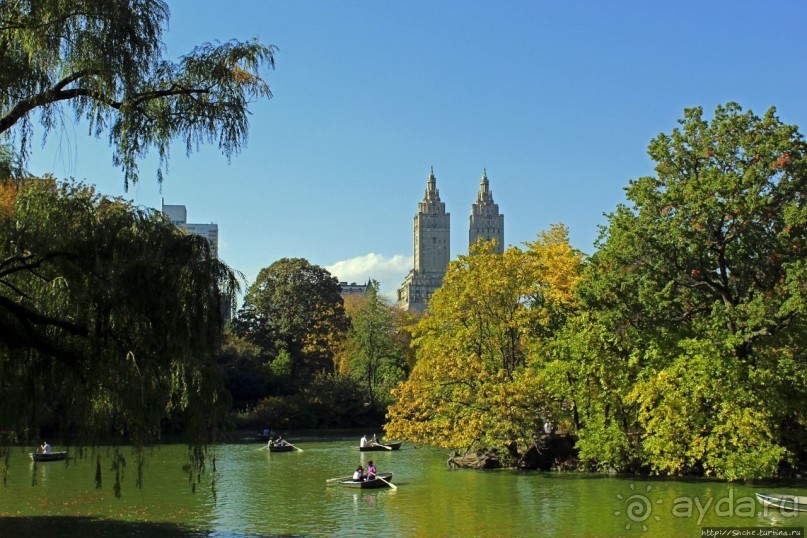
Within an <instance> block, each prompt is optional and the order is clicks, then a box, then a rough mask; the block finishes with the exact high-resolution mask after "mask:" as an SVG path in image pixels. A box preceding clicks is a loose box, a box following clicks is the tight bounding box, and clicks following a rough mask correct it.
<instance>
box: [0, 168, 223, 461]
mask: <svg viewBox="0 0 807 538" xmlns="http://www.w3.org/2000/svg"><path fill="white" fill-rule="evenodd" d="M236 288H237V280H236V278H235V275H233V273H232V271H231V270H230V269H229V268H227V267H226V266H225V265H224V264H223V263H221V262H220V261H219V260H218V259H216V258H215V257H214V256H213V255H212V254H211V251H210V246H209V244H208V243H207V241H206V240H205V239H203V238H201V237H199V236H195V235H186V234H185V233H183V232H181V231H180V230H178V229H176V228H175V227H174V226H173V225H171V224H170V222H168V221H167V219H165V218H164V217H163V216H162V214H160V213H158V212H156V211H153V210H144V209H140V208H137V207H134V206H133V205H131V204H129V203H126V202H124V201H122V200H120V199H110V198H108V197H105V196H101V195H99V194H97V193H96V192H95V191H94V189H93V188H91V187H88V186H86V185H83V184H78V183H74V182H68V183H61V184H59V183H56V182H55V181H52V180H48V179H45V180H40V179H29V180H17V181H11V180H6V181H4V182H0V431H3V432H4V433H5V436H4V437H3V442H23V441H30V440H33V439H34V438H35V436H39V435H40V433H42V432H49V433H51V434H52V433H57V434H59V435H62V436H65V435H70V436H71V437H72V438H74V439H76V443H81V442H90V443H91V442H94V441H97V440H99V439H104V438H112V439H115V440H125V441H129V442H131V443H132V444H133V445H134V446H136V447H143V446H146V445H148V444H150V443H152V442H155V441H157V440H158V439H159V438H160V435H161V432H162V431H164V430H165V429H166V427H167V425H170V427H171V428H173V429H180V428H181V429H182V430H183V431H185V432H187V433H188V434H189V439H190V440H191V441H197V442H201V441H203V440H204V436H206V435H208V434H209V433H210V432H211V431H213V430H214V429H215V427H216V424H217V423H218V421H217V419H218V418H220V417H221V416H222V414H221V413H222V412H223V410H224V409H222V407H223V404H225V403H227V401H226V397H225V396H224V393H223V392H222V391H221V389H219V387H220V386H221V384H220V383H219V381H220V379H218V378H217V374H216V370H215V369H214V364H215V363H214V360H213V357H214V354H215V352H216V351H217V349H218V346H219V340H220V337H221V334H222V331H221V329H222V324H223V317H222V301H223V298H224V297H233V296H234V292H235V291H237V290H236ZM225 408H226V407H225ZM197 462H198V463H201V459H197Z"/></svg>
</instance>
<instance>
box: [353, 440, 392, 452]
mask: <svg viewBox="0 0 807 538" xmlns="http://www.w3.org/2000/svg"><path fill="white" fill-rule="evenodd" d="M402 442H403V441H396V442H394V443H376V444H374V445H367V446H360V447H359V450H361V451H362V452H378V451H381V452H387V451H390V450H398V449H399V448H401V443H402ZM385 447H386V448H385Z"/></svg>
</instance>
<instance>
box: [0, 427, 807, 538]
mask: <svg viewBox="0 0 807 538" xmlns="http://www.w3.org/2000/svg"><path fill="white" fill-rule="evenodd" d="M294 441H295V443H294V444H295V445H297V446H300V447H301V448H303V449H304V451H303V452H299V451H296V452H289V453H269V452H268V451H266V450H261V445H259V444H257V443H256V444H246V443H244V444H227V445H219V446H216V447H214V450H215V455H216V472H215V473H211V474H208V475H206V476H203V477H202V480H201V482H199V486H198V487H197V488H196V490H195V492H194V491H193V490H192V488H191V484H190V483H189V482H188V477H187V476H186V475H185V473H184V472H183V471H182V467H183V465H185V464H186V463H187V448H186V447H184V446H183V445H166V446H162V447H160V448H158V449H155V450H154V451H153V452H151V453H150V454H149V458H148V461H147V464H146V469H145V474H144V486H143V488H142V489H138V488H136V487H135V486H134V474H135V473H134V470H133V469H131V468H130V469H129V472H127V473H125V477H124V478H123V494H122V497H121V498H119V499H118V498H116V497H115V496H114V492H113V481H112V480H111V479H110V478H111V476H110V475H111V472H110V470H109V469H110V466H109V462H110V457H111V456H110V454H111V453H112V452H110V453H109V454H104V453H103V451H99V452H100V456H101V459H102V463H101V469H102V472H103V479H104V480H103V484H102V487H101V488H100V489H96V487H95V471H96V462H97V459H96V454H94V453H93V454H92V455H90V456H89V457H85V458H77V459H75V460H72V462H71V464H70V465H69V466H68V465H65V464H64V463H62V462H53V463H47V464H43V463H37V464H34V463H32V462H30V461H28V455H27V453H23V452H22V451H20V452H19V453H16V454H14V455H12V459H11V464H10V473H9V476H8V481H7V484H6V486H5V487H0V537H2V538H5V537H6V536H9V537H17V536H30V537H33V536H59V537H62V536H67V537H68V538H72V537H74V536H75V537H82V538H83V537H84V536H101V537H106V536H110V537H112V536H114V537H115V538H121V537H122V536H127V537H128V536H136V537H139V536H142V537H144V538H145V537H147V536H149V537H151V536H154V537H157V538H163V537H166V538H167V537H174V536H176V537H180V538H202V537H203V538H208V537H209V538H214V537H215V538H231V537H232V538H252V537H270V536H315V537H316V536H327V537H333V536H336V537H339V536H349V537H354V536H372V537H374V538H376V537H379V536H400V537H402V538H406V537H410V536H438V537H442V536H504V535H508V536H622V535H637V536H638V535H641V533H642V532H643V527H648V529H649V531H648V532H649V533H650V534H651V535H654V536H655V535H665V536H681V535H699V530H700V527H701V526H703V525H712V526H739V527H747V526H772V525H787V526H792V525H798V526H804V521H807V517H805V516H807V514H805V515H804V516H801V515H800V516H796V517H794V518H788V519H781V518H778V519H777V518H776V517H775V515H774V516H770V515H767V516H764V515H762V516H757V515H754V517H742V515H743V514H742V513H740V514H738V513H736V511H735V514H734V515H733V516H731V517H723V516H722V515H721V514H722V513H723V512H722V511H718V510H717V509H716V507H718V506H719V507H720V508H721V509H722V508H723V507H724V505H725V506H728V505H729V504H730V503H729V501H731V500H732V499H733V500H734V501H735V504H736V502H737V500H738V499H740V498H745V497H752V496H753V493H754V491H757V490H766V491H777V490H778V491H783V492H788V493H795V494H802V495H803V494H804V493H803V492H804V490H805V489H807V488H805V487H804V482H798V483H792V484H783V483H766V484H764V485H760V486H754V485H753V484H736V483H735V484H727V483H723V482H708V481H704V480H693V481H675V480H647V479H643V478H639V477H623V478H617V477H612V476H604V475H580V474H574V473H568V474H558V473H537V472H536V473H530V472H516V471H473V470H465V469H460V470H449V469H448V468H447V467H446V464H445V455H446V452H445V451H444V450H441V449H435V448H414V447H410V446H407V445H404V446H403V447H402V448H401V450H399V451H395V452H374V453H369V454H368V453H360V452H359V451H358V450H355V448H354V447H355V444H356V442H355V440H354V439H352V438H351V439H349V440H332V439H331V440H329V439H327V438H309V439H305V438H303V437H299V438H295V439H294ZM104 458H105V459H104ZM370 459H372V460H373V462H374V463H375V465H376V467H377V468H378V470H379V472H384V471H389V472H392V473H393V474H394V483H395V484H396V485H397V486H398V489H397V490H392V489H379V490H356V489H351V488H345V487H342V486H340V485H338V484H337V483H334V482H328V480H329V479H332V478H333V477H340V476H346V475H349V474H351V473H352V471H353V470H354V469H355V468H356V466H357V465H358V464H362V466H363V467H366V466H367V464H368V463H369V460H370ZM32 484H33V485H32ZM648 488H650V489H648ZM214 490H215V494H214V493H213V491H214ZM637 493H640V494H642V495H644V496H645V497H647V499H648V500H649V501H650V502H651V506H652V507H653V512H652V514H649V515H648V518H647V519H646V520H645V521H642V522H640V523H641V525H634V524H633V521H632V520H630V519H629V516H628V515H627V512H626V509H627V508H626V505H625V501H624V500H625V499H626V498H627V497H628V496H630V495H633V494H637ZM681 497H689V498H692V499H696V498H699V499H700V500H701V501H702V502H706V501H710V500H711V504H710V509H709V511H708V513H706V514H705V516H704V517H703V518H700V519H699V517H698V514H695V515H694V516H693V517H682V516H681V514H680V513H675V512H674V511H673V506H674V502H675V499H678V498H681ZM724 498H725V499H728V501H725V502H724V503H723V504H720V505H718V502H719V501H720V500H721V499H724ZM656 516H658V518H656ZM627 524H630V525H631V527H630V528H627V527H626V525H627ZM380 529H383V532H381V531H380Z"/></svg>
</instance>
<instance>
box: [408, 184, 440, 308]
mask: <svg viewBox="0 0 807 538" xmlns="http://www.w3.org/2000/svg"><path fill="white" fill-rule="evenodd" d="M450 219H451V215H450V214H449V213H446V205H445V203H444V202H442V201H440V191H438V190H437V179H436V178H435V177H434V168H432V169H431V170H430V171H429V177H428V179H427V180H426V194H425V195H424V196H423V200H422V201H421V202H420V203H419V204H418V213H417V215H415V219H414V241H415V268H414V269H413V270H411V271H410V272H409V274H408V275H406V278H405V279H404V282H403V284H402V285H401V287H400V288H399V289H398V307H399V308H403V309H405V310H408V311H410V312H411V311H414V312H423V311H424V310H425V309H426V304H427V302H428V299H429V297H430V296H431V294H432V293H433V292H434V290H436V289H437V288H439V287H440V284H442V283H443V276H444V275H445V274H446V268H447V267H448V261H449V259H450V256H451V242H450V234H451V222H450Z"/></svg>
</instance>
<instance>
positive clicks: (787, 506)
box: [756, 493, 807, 512]
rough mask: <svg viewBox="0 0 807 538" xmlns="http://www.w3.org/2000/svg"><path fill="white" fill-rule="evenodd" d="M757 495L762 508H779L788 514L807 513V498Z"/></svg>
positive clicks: (768, 494) (778, 494) (766, 494)
mask: <svg viewBox="0 0 807 538" xmlns="http://www.w3.org/2000/svg"><path fill="white" fill-rule="evenodd" d="M756 495H757V500H758V501H759V502H760V503H762V506H769V507H771V508H779V509H781V510H785V511H788V512H807V497H801V496H798V495H783V494H781V493H757V494H756Z"/></svg>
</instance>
